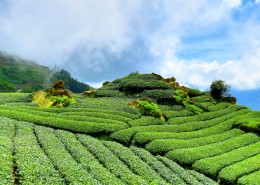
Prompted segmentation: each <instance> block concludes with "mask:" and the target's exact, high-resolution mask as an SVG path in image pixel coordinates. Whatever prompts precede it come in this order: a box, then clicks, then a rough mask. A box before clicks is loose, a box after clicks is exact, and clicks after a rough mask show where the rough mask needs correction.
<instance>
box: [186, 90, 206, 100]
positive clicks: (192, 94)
mask: <svg viewBox="0 0 260 185" xmlns="http://www.w3.org/2000/svg"><path fill="white" fill-rule="evenodd" d="M188 95H189V97H191V98H192V97H196V96H201V95H203V92H201V91H200V90H198V89H193V88H188Z"/></svg>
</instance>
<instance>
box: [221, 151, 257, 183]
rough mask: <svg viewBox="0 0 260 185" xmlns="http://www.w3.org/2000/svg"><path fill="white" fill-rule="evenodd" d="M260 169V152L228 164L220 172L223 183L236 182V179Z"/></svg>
mask: <svg viewBox="0 0 260 185" xmlns="http://www.w3.org/2000/svg"><path fill="white" fill-rule="evenodd" d="M259 169H260V154H258V155H256V156H253V157H250V158H248V159H245V160H244V161H241V162H237V163H235V164H233V165H230V166H227V167H225V168H224V169H222V170H221V171H220V172H219V178H220V182H221V183H222V184H224V183H226V184H235V183H236V180H237V179H238V178H239V177H241V176H243V175H247V174H250V173H253V172H255V171H258V170H259Z"/></svg>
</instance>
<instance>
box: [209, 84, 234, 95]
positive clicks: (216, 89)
mask: <svg viewBox="0 0 260 185" xmlns="http://www.w3.org/2000/svg"><path fill="white" fill-rule="evenodd" d="M230 88H231V86H230V85H228V84H226V83H225V81H223V80H215V81H213V82H212V84H211V85H210V94H211V96H212V97H213V98H215V99H220V98H221V97H223V96H230V93H229V91H230Z"/></svg>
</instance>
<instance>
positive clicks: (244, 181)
mask: <svg viewBox="0 0 260 185" xmlns="http://www.w3.org/2000/svg"><path fill="white" fill-rule="evenodd" d="M237 184H238V185H255V184H260V170H258V171H256V172H254V173H251V174H249V175H244V176H243V177H241V178H239V179H238V182H237Z"/></svg>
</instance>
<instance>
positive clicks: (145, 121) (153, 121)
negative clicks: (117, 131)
mask: <svg viewBox="0 0 260 185" xmlns="http://www.w3.org/2000/svg"><path fill="white" fill-rule="evenodd" d="M128 124H129V125H130V126H131V127H136V126H146V125H164V124H165V122H163V121H162V120H160V119H157V118H154V117H151V116H145V117H142V118H139V119H135V120H132V121H129V122H128Z"/></svg>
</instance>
